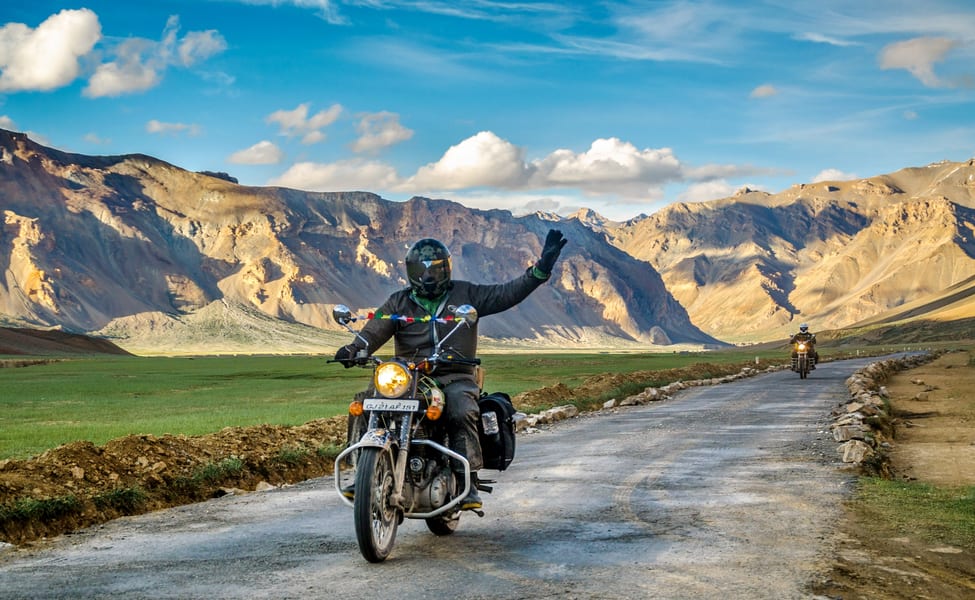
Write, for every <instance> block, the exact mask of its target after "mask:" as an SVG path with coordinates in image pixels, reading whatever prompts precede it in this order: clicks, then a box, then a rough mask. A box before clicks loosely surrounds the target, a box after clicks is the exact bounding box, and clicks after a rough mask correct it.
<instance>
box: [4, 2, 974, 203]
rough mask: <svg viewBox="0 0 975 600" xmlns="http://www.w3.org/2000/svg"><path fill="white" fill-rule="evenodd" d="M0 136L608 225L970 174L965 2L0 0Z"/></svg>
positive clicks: (280, 182) (249, 177) (259, 182)
mask: <svg viewBox="0 0 975 600" xmlns="http://www.w3.org/2000/svg"><path fill="white" fill-rule="evenodd" d="M0 128H3V129H9V130H13V131H22V132H26V133H27V134H28V135H29V136H30V137H31V138H32V139H34V140H36V141H38V142H40V143H41V144H44V145H46V146H51V147H54V148H58V149H60V150H65V151H68V152H76V153H81V154H87V155H119V154H133V153H141V154H148V155H151V156H154V157H156V158H159V159H162V160H164V161H167V162H169V163H172V164H174V165H176V166H178V167H181V168H184V169H188V170H191V171H217V172H225V173H228V174H230V175H231V176H233V177H235V178H237V179H238V180H239V182H240V183H241V184H244V185H254V186H284V187H289V188H296V189H301V190H308V191H353V190H355V191H367V192H374V193H376V194H379V195H380V196H382V197H384V198H386V199H389V200H394V201H401V200H407V199H409V198H411V197H413V196H424V197H428V198H446V199H450V200H454V201H456V202H460V203H461V204H464V205H467V206H470V207H473V208H480V209H494V208H501V209H506V210H510V211H512V212H513V213H514V214H516V215H518V214H524V213H527V212H533V211H545V212H553V213H558V214H560V215H568V214H571V213H573V212H575V211H577V210H579V209H581V208H588V209H592V210H594V211H596V212H597V213H599V214H601V215H603V216H604V217H607V218H610V219H613V220H617V221H622V220H626V219H630V218H634V217H637V216H638V215H641V214H647V215H648V214H652V213H653V212H655V211H657V210H659V209H661V208H662V207H664V206H666V205H668V204H670V203H673V202H696V201H704V200H713V199H717V198H723V197H727V196H730V195H732V194H734V193H735V191H736V190H738V189H740V188H742V187H745V186H747V187H749V188H751V189H758V190H765V191H768V192H770V193H776V192H779V191H782V190H784V189H787V188H789V187H790V186H791V185H793V184H797V183H810V182H815V181H824V180H845V179H857V178H863V177H871V176H874V175H880V174H884V173H890V172H893V171H896V170H899V169H902V168H905V167H915V166H924V165H927V164H930V163H934V162H938V161H941V160H949V161H965V160H968V159H969V158H972V157H973V156H975V2H971V0H954V1H949V0H926V1H924V2H917V1H903V0H882V1H877V0H862V1H858V2H849V1H845V0H844V1H837V0H818V1H817V2H805V1H794V2H787V1H758V0H706V1H694V0H686V1H646V0H645V1H636V0H613V1H605V2H603V1H592V2H582V1H576V0H560V1H555V0H550V1H542V2H533V1H528V0H511V1H499V0H469V1H464V0H415V1H406V0H140V1H138V2H118V1H117V0H78V2H60V1H47V0H3V1H2V3H0Z"/></svg>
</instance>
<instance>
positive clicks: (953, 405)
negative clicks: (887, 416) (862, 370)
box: [815, 352, 975, 600]
mask: <svg viewBox="0 0 975 600" xmlns="http://www.w3.org/2000/svg"><path fill="white" fill-rule="evenodd" d="M971 360H972V357H971V355H970V354H969V353H968V352H951V353H948V354H945V355H943V356H941V357H940V358H938V359H937V360H935V361H932V362H930V363H927V364H924V365H921V366H919V367H917V368H914V369H910V370H908V371H902V372H900V373H898V374H896V375H894V376H893V377H892V378H891V380H890V381H888V382H887V385H886V387H887V390H888V392H889V394H890V397H891V407H892V410H893V415H894V417H895V430H896V437H895V440H894V447H893V449H892V451H891V453H890V461H891V463H890V466H891V470H892V472H893V476H894V477H895V478H899V479H904V480H909V481H919V482H927V483H931V484H935V485H938V486H946V487H957V486H975V366H973V365H972V364H971ZM834 544H835V548H836V556H835V563H834V566H833V568H832V570H831V572H830V573H829V574H828V576H827V577H826V578H825V579H824V580H823V581H821V582H820V583H819V584H818V585H817V586H816V587H815V591H816V592H817V593H819V594H821V595H823V596H824V597H828V598H843V599H847V600H848V599H865V600H866V599H869V600H873V599H877V600H880V599H885V600H916V599H921V598H931V599H939V600H970V599H971V598H975V548H959V547H953V546H950V545H947V544H944V543H939V542H938V541H937V540H925V539H922V538H920V537H918V536H917V535H916V534H915V532H913V531H905V530H903V529H899V528H897V527H895V526H892V525H891V524H889V523H885V522H882V521H879V520H877V519H875V518H873V516H872V515H871V514H870V513H869V512H867V511H865V510H864V508H863V507H862V506H858V505H857V504H856V503H852V502H851V503H847V505H846V507H845V513H844V517H843V519H842V520H841V521H840V524H839V528H838V531H837V533H836V537H835V541H834Z"/></svg>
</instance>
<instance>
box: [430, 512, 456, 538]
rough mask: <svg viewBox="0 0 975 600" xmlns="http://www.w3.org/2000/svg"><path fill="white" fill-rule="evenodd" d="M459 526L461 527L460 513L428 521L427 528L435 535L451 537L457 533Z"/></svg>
mask: <svg viewBox="0 0 975 600" xmlns="http://www.w3.org/2000/svg"><path fill="white" fill-rule="evenodd" d="M458 525H460V511H455V512H452V513H450V514H449V515H446V516H444V515H440V516H438V517H431V518H429V519H427V528H428V529H429V530H430V531H432V532H433V534H434V535H450V534H451V533H453V532H455V531H457V526H458Z"/></svg>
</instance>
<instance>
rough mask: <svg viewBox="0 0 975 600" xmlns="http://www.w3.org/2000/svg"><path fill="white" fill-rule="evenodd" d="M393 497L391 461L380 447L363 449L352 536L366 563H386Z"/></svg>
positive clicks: (392, 531) (395, 519)
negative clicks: (354, 537) (391, 499)
mask: <svg viewBox="0 0 975 600" xmlns="http://www.w3.org/2000/svg"><path fill="white" fill-rule="evenodd" d="M392 494H393V459H392V456H391V455H390V453H389V452H386V451H384V450H383V449H382V448H363V449H362V451H361V453H360V454H359V460H358V464H357V465H356V476H355V500H354V501H353V507H352V508H353V512H354V513H355V536H356V539H357V540H358V541H359V551H360V552H361V553H362V556H363V557H364V558H365V559H366V560H368V561H369V562H373V563H377V562H382V561H384V560H386V557H387V556H389V553H390V551H392V549H393V541H395V539H396V527H397V526H398V525H399V514H398V513H397V510H396V509H395V508H394V507H392V506H390V504H389V500H390V497H391V496H392Z"/></svg>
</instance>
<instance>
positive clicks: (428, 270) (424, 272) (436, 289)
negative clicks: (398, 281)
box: [406, 258, 450, 298]
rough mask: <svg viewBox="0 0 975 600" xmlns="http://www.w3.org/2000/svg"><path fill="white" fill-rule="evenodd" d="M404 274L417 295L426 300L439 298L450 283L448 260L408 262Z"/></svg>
mask: <svg viewBox="0 0 975 600" xmlns="http://www.w3.org/2000/svg"><path fill="white" fill-rule="evenodd" d="M406 274H407V276H408V277H409V278H410V284H411V285H412V286H413V289H414V290H415V291H416V292H417V293H418V294H420V295H421V296H424V297H427V298H433V297H436V296H439V295H440V294H442V293H443V292H444V290H445V289H446V285H447V282H449V281H450V259H449V258H442V259H439V260H421V261H415V262H408V263H407V264H406Z"/></svg>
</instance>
